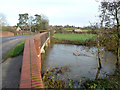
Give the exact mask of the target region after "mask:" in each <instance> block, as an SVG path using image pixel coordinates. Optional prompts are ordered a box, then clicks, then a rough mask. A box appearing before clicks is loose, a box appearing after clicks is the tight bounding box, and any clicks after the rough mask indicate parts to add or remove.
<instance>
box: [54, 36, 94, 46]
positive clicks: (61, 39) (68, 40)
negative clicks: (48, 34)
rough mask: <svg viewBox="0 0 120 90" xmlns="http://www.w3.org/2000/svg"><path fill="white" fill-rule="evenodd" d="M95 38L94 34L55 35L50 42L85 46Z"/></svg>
mask: <svg viewBox="0 0 120 90" xmlns="http://www.w3.org/2000/svg"><path fill="white" fill-rule="evenodd" d="M95 36H96V35H95V34H55V35H54V38H53V39H54V40H52V41H53V42H55V43H65V44H76V45H79V44H80V45H85V44H87V43H88V41H89V40H90V39H92V40H94V39H93V37H95Z"/></svg>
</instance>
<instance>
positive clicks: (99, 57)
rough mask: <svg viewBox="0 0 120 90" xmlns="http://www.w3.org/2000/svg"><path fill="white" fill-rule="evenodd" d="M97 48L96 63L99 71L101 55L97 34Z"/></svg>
mask: <svg viewBox="0 0 120 90" xmlns="http://www.w3.org/2000/svg"><path fill="white" fill-rule="evenodd" d="M97 48H98V60H97V63H98V69H101V68H102V65H101V53H100V41H99V34H98V41H97Z"/></svg>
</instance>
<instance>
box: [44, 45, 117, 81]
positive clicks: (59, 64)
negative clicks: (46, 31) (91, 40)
mask: <svg viewBox="0 0 120 90" xmlns="http://www.w3.org/2000/svg"><path fill="white" fill-rule="evenodd" d="M101 52H102V56H101V58H102V69H101V70H100V71H99V70H98V68H97V48H96V47H92V48H88V47H85V46H77V45H68V44H54V45H53V46H52V48H49V49H47V51H46V54H44V55H42V73H45V72H46V71H52V75H56V74H60V77H59V78H60V79H63V78H64V79H69V78H70V79H72V80H75V81H79V80H82V81H85V80H87V79H90V80H94V79H96V78H105V77H106V78H107V76H108V75H111V74H113V73H114V70H115V63H116V56H115V55H114V54H112V53H111V52H108V51H104V49H102V50H101Z"/></svg>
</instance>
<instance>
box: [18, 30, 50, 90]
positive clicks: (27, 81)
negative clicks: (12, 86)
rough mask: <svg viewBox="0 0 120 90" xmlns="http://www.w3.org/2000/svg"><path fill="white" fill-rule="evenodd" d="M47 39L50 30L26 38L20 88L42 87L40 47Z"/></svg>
mask: <svg viewBox="0 0 120 90" xmlns="http://www.w3.org/2000/svg"><path fill="white" fill-rule="evenodd" d="M47 39H49V41H48V42H49V43H50V32H44V33H41V34H38V35H35V36H33V37H32V38H30V39H26V41H25V45H24V54H23V62H22V71H21V79H20V88H43V87H44V85H43V82H42V77H41V50H40V49H41V47H42V45H43V44H44V43H45V42H46V40H47Z"/></svg>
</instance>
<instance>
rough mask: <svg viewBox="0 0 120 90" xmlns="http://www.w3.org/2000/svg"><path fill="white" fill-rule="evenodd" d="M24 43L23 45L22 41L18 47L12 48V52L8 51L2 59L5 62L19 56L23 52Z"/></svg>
mask: <svg viewBox="0 0 120 90" xmlns="http://www.w3.org/2000/svg"><path fill="white" fill-rule="evenodd" d="M24 43H25V40H23V41H22V42H20V43H19V44H18V45H16V46H15V47H14V48H12V50H10V51H9V52H8V53H7V55H6V56H5V57H4V60H6V59H7V58H10V57H15V56H18V55H19V54H21V53H22V52H23V50H24Z"/></svg>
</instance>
